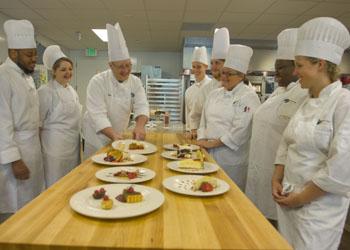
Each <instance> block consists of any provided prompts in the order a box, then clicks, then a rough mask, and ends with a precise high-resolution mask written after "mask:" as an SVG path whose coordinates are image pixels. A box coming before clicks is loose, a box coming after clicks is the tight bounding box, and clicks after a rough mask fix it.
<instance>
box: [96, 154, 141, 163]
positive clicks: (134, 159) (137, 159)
mask: <svg viewBox="0 0 350 250" xmlns="http://www.w3.org/2000/svg"><path fill="white" fill-rule="evenodd" d="M106 156H107V153H101V154H97V155H94V156H92V157H91V160H92V161H93V162H95V163H98V164H103V165H109V166H125V165H135V164H139V163H142V162H145V161H147V156H144V155H138V154H129V156H128V158H129V159H128V160H124V161H121V162H109V161H105V160H104V158H105V157H106Z"/></svg>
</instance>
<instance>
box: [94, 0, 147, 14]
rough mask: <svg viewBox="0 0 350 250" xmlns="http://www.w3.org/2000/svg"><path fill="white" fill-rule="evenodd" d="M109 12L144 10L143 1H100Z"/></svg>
mask: <svg viewBox="0 0 350 250" xmlns="http://www.w3.org/2000/svg"><path fill="white" fill-rule="evenodd" d="M101 1H102V2H103V3H104V4H105V6H106V7H107V8H108V9H111V10H118V11H119V10H144V9H145V6H144V4H143V0H127V1H125V0H101Z"/></svg>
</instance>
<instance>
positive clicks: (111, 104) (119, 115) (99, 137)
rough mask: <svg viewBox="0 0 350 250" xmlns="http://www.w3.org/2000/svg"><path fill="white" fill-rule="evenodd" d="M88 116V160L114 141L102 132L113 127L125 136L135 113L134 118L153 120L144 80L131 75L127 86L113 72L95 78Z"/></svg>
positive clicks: (86, 117)
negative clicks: (143, 84) (131, 116)
mask: <svg viewBox="0 0 350 250" xmlns="http://www.w3.org/2000/svg"><path fill="white" fill-rule="evenodd" d="M86 110H87V111H86V113H85V115H84V121H83V133H84V137H85V142H86V145H87V146H91V147H90V149H89V150H88V151H90V152H86V151H85V152H84V155H85V156H90V155H91V154H92V153H94V152H95V151H97V150H98V149H100V148H101V147H103V146H105V145H107V144H108V143H110V142H111V140H110V139H109V138H108V137H107V136H105V135H104V134H103V133H102V132H101V130H102V129H104V128H107V127H112V128H113V129H114V131H116V132H117V133H123V132H124V130H125V129H126V128H127V127H128V124H129V120H130V114H131V111H134V117H135V118H136V117H138V116H140V115H145V116H147V117H149V107H148V102H147V98H146V94H145V90H144V88H143V86H142V82H141V80H140V79H139V78H138V77H136V76H134V75H130V76H129V78H128V79H127V80H126V81H124V82H118V81H117V80H116V79H115V77H114V75H113V72H112V71H111V70H110V69H109V70H106V71H104V72H101V73H99V74H97V75H95V76H94V77H93V78H92V79H91V80H90V82H89V86H88V88H87V98H86Z"/></svg>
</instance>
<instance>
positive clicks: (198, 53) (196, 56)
mask: <svg viewBox="0 0 350 250" xmlns="http://www.w3.org/2000/svg"><path fill="white" fill-rule="evenodd" d="M192 62H200V63H203V64H205V65H208V54H207V49H206V48H205V47H204V46H202V47H194V50H193V54H192Z"/></svg>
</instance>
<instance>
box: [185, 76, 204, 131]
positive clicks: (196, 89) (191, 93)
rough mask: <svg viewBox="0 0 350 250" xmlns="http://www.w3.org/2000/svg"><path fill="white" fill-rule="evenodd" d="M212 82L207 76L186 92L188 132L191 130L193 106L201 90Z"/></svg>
mask: <svg viewBox="0 0 350 250" xmlns="http://www.w3.org/2000/svg"><path fill="white" fill-rule="evenodd" d="M209 82H210V78H209V77H208V76H207V75H205V77H204V78H203V80H202V81H199V82H195V83H194V84H192V85H191V86H190V87H188V88H187V89H186V92H185V118H186V131H190V130H191V127H192V125H191V118H190V113H191V111H192V107H193V104H194V103H195V101H196V99H197V97H198V94H199V93H200V89H201V88H202V87H203V86H205V85H206V84H208V83H209Z"/></svg>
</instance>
